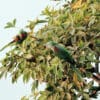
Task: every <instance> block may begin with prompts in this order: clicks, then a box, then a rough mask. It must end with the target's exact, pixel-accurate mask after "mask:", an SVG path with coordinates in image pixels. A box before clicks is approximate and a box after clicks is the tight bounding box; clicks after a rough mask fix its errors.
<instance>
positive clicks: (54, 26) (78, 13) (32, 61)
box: [0, 0, 100, 100]
mask: <svg viewBox="0 0 100 100" xmlns="http://www.w3.org/2000/svg"><path fill="white" fill-rule="evenodd" d="M99 4H100V1H99V0H79V1H77V0H72V3H69V4H65V5H64V6H63V7H62V8H60V9H59V10H56V9H53V8H50V7H46V8H45V10H44V11H42V16H46V17H45V20H39V19H38V20H37V19H36V21H29V24H28V25H27V28H29V29H30V32H27V33H28V35H27V38H26V39H25V40H24V41H23V42H22V43H20V44H14V45H11V46H13V48H12V49H11V50H10V51H9V52H7V53H6V56H5V57H4V59H2V60H1V64H2V66H1V67H0V78H1V77H2V76H7V74H8V73H10V74H11V77H12V83H14V82H17V80H18V78H19V77H21V76H22V77H23V82H25V83H27V82H28V81H29V80H30V79H33V84H32V95H33V98H38V100H77V99H78V98H79V97H81V98H82V100H89V99H90V98H96V97H97V94H98V91H99V90H100V88H99V87H98V86H96V87H95V86H94V84H93V83H94V78H93V76H94V74H93V73H97V74H98V71H97V70H96V68H97V67H98V63H99V62H100V61H99V59H96V58H97V57H99V56H100V28H99V27H100V6H99ZM40 23H46V24H45V25H44V27H42V28H41V29H39V30H38V31H37V32H34V27H35V26H36V25H37V24H40ZM14 26H15V24H14ZM49 41H56V42H57V43H59V44H62V45H64V46H65V47H66V48H67V49H68V50H69V51H70V53H71V55H72V56H73V58H74V59H75V61H76V62H77V68H78V70H79V71H80V72H81V74H82V77H83V79H84V81H80V80H78V78H77V75H76V74H75V73H74V72H73V70H72V69H71V67H70V64H69V63H68V62H65V61H63V60H61V59H59V58H58V57H57V56H55V55H54V53H53V52H52V51H50V50H48V49H46V48H45V44H46V43H47V42H49ZM92 63H95V64H96V65H97V66H96V68H94V67H93V64H92ZM85 78H92V81H90V82H86V81H85ZM98 78H99V79H100V76H98ZM97 81H98V80H97ZM42 82H45V83H46V84H47V87H46V89H45V90H44V91H38V90H37V89H38V85H39V84H41V83H42ZM98 83H99V85H100V81H98ZM22 100H28V99H27V98H25V97H23V98H22Z"/></svg>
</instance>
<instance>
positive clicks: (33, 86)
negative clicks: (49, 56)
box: [31, 80, 39, 91]
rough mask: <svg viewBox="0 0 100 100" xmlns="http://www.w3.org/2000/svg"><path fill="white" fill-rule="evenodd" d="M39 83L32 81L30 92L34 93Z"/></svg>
mask: <svg viewBox="0 0 100 100" xmlns="http://www.w3.org/2000/svg"><path fill="white" fill-rule="evenodd" d="M38 85H39V82H38V80H34V82H33V84H32V89H31V91H34V90H35V89H36V88H38Z"/></svg>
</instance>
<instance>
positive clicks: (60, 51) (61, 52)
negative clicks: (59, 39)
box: [46, 41, 82, 80]
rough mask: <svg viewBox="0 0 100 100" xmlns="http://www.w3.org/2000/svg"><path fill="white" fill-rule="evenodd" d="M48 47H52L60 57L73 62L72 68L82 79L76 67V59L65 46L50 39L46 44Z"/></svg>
mask: <svg viewBox="0 0 100 100" xmlns="http://www.w3.org/2000/svg"><path fill="white" fill-rule="evenodd" d="M46 48H49V49H51V50H52V51H53V52H54V53H55V55H56V56H58V57H59V58H60V59H63V60H64V61H67V62H69V63H70V64H71V68H72V69H73V71H74V72H75V73H76V74H77V77H78V78H79V79H80V80H82V77H81V74H80V71H79V70H78V69H77V68H76V67H75V64H76V62H75V60H74V59H73V57H72V55H71V54H70V53H69V51H68V50H67V49H66V48H65V47H63V46H62V45H60V44H58V43H56V42H53V41H50V42H48V43H47V44H46Z"/></svg>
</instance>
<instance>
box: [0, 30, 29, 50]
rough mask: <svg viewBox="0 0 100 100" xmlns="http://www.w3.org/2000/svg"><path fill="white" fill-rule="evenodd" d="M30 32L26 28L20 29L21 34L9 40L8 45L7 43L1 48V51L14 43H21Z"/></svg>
mask: <svg viewBox="0 0 100 100" xmlns="http://www.w3.org/2000/svg"><path fill="white" fill-rule="evenodd" d="M27 35H28V33H27V32H26V31H24V30H20V32H19V34H18V35H16V36H15V37H14V39H13V40H12V41H11V42H9V43H8V44H7V45H5V46H4V47H3V48H2V49H0V52H1V51H3V50H4V49H5V48H7V47H8V46H10V45H11V44H13V43H17V44H21V43H22V42H23V41H24V40H25V39H26V38H27Z"/></svg>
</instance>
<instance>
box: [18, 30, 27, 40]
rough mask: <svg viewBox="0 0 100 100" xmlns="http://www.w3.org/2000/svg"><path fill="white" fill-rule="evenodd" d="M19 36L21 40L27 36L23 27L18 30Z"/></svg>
mask: <svg viewBox="0 0 100 100" xmlns="http://www.w3.org/2000/svg"><path fill="white" fill-rule="evenodd" d="M19 36H20V39H21V40H24V39H25V38H26V37H27V32H26V31H24V30H23V29H21V30H20V31H19Z"/></svg>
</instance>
